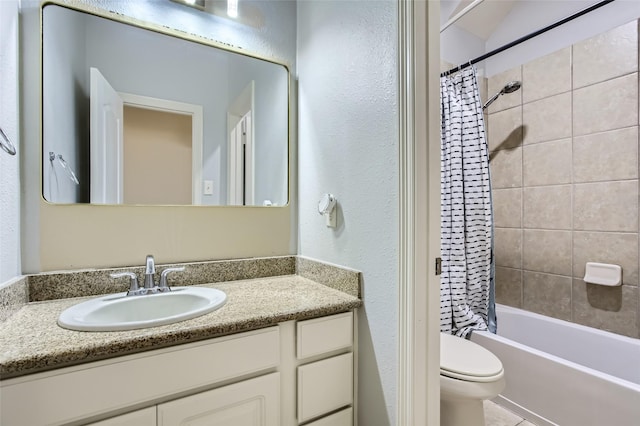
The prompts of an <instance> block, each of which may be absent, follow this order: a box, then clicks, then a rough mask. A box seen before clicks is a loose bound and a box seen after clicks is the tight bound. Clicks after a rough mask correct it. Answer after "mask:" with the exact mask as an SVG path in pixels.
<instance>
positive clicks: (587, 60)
mask: <svg viewBox="0 0 640 426" xmlns="http://www.w3.org/2000/svg"><path fill="white" fill-rule="evenodd" d="M637 70H638V24H637V22H636V21H633V22H630V23H628V24H625V25H622V26H620V27H617V28H614V29H613V30H611V31H607V32H606V33H602V34H599V35H597V36H595V37H592V38H590V39H588V40H585V41H582V42H580V43H576V44H575V45H573V85H574V87H575V88H578V87H583V86H586V85H589V84H593V83H598V82H601V81H605V80H609V79H611V78H614V77H619V76H621V75H624V74H628V73H631V72H634V71H637Z"/></svg>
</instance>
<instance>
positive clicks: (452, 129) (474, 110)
mask: <svg viewBox="0 0 640 426" xmlns="http://www.w3.org/2000/svg"><path fill="white" fill-rule="evenodd" d="M440 101H441V106H440V114H441V116H442V122H441V126H442V128H441V176H440V180H441V193H442V195H441V197H442V200H441V226H442V235H441V251H442V254H441V256H442V274H441V276H440V331H442V332H445V333H450V334H455V335H457V336H461V337H465V338H469V337H470V333H471V331H472V330H487V329H489V330H491V331H492V332H494V333H495V328H496V327H495V326H496V323H495V306H494V300H493V299H494V288H495V285H494V269H495V268H494V265H493V215H492V204H491V185H490V176H489V149H488V146H487V142H486V138H485V129H484V119H483V111H482V102H481V100H480V94H479V91H478V80H477V74H476V69H475V67H469V68H466V69H465V70H463V71H461V72H459V73H457V74H455V75H452V76H445V77H441V78H440Z"/></svg>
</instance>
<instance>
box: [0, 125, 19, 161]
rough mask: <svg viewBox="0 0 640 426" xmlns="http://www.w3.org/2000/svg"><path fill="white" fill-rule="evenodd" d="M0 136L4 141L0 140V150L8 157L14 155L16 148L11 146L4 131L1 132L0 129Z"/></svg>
mask: <svg viewBox="0 0 640 426" xmlns="http://www.w3.org/2000/svg"><path fill="white" fill-rule="evenodd" d="M0 136H2V139H4V141H3V140H2V139H0V148H2V149H3V150H4V152H6V153H7V154H9V155H16V147H15V146H13V144H12V143H11V141H10V140H9V138H8V137H7V134H6V133H5V132H4V130H2V127H0Z"/></svg>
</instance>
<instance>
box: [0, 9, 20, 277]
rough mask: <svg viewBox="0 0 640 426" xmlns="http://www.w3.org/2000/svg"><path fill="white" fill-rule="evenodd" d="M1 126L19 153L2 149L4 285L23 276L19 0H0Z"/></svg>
mask: <svg viewBox="0 0 640 426" xmlns="http://www.w3.org/2000/svg"><path fill="white" fill-rule="evenodd" d="M0 76H1V78H0V127H2V130H4V132H5V133H6V135H7V136H8V137H9V139H10V140H11V142H12V143H13V145H15V147H16V149H17V150H18V153H17V154H16V155H14V156H10V155H9V154H7V153H5V152H4V151H2V150H0V285H1V284H2V283H4V282H6V281H9V280H11V279H13V278H14V277H16V276H18V275H20V177H19V161H20V151H21V147H20V144H19V143H18V141H19V129H18V127H19V124H18V110H17V108H18V1H17V0H4V1H0Z"/></svg>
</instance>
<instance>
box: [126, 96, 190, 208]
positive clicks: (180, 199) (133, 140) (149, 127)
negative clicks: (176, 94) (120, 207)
mask: <svg viewBox="0 0 640 426" xmlns="http://www.w3.org/2000/svg"><path fill="white" fill-rule="evenodd" d="M123 135H124V173H123V174H124V203H125V204H159V205H163V204H164V205H166V204H171V205H185V204H186V205H189V204H191V202H192V190H191V187H192V170H191V168H192V167H191V164H192V152H193V150H192V148H191V144H192V143H191V139H192V135H191V116H190V115H186V114H176V113H171V112H166V111H156V110H151V109H145V108H137V107H132V106H128V105H125V106H124V125H123Z"/></svg>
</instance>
